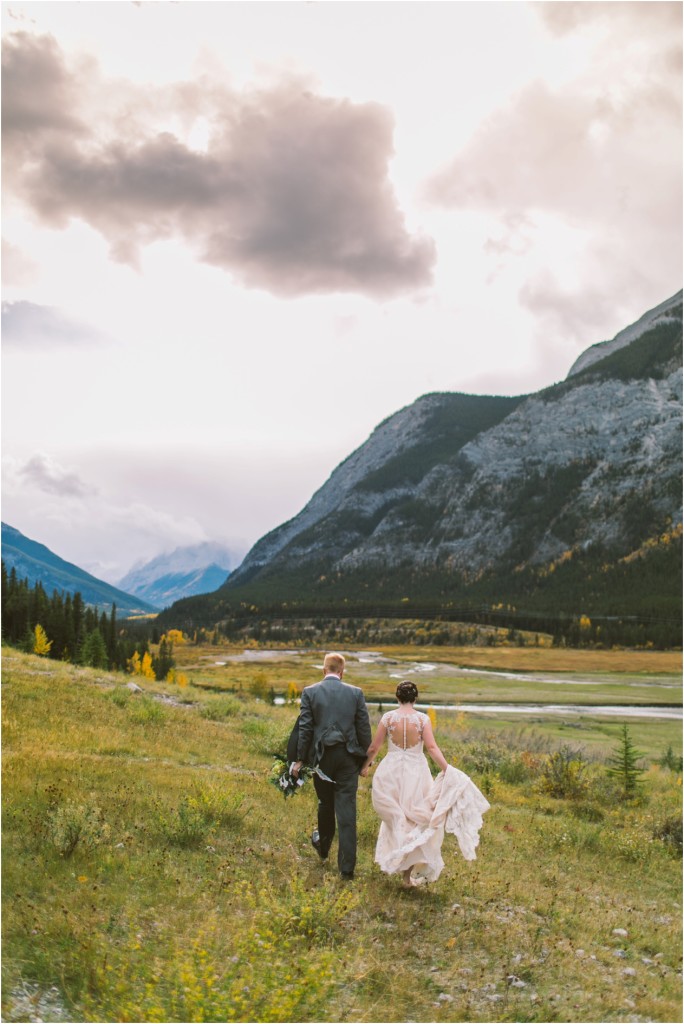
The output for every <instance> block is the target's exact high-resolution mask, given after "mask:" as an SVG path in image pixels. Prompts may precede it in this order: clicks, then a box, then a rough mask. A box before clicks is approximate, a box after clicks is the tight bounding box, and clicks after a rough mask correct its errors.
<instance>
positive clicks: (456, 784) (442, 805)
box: [372, 710, 489, 883]
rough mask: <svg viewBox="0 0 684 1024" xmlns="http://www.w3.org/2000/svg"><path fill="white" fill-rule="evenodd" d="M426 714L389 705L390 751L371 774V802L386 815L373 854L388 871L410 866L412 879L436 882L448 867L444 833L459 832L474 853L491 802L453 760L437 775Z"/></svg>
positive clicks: (469, 854) (464, 848)
mask: <svg viewBox="0 0 684 1024" xmlns="http://www.w3.org/2000/svg"><path fill="white" fill-rule="evenodd" d="M428 721H429V719H428V716H427V715H424V714H423V713H422V712H420V711H415V710H413V711H411V712H410V713H409V714H405V713H401V712H399V711H388V712H387V713H386V714H385V715H383V716H382V718H381V722H382V724H383V725H384V726H385V728H386V730H387V748H388V749H387V754H386V755H385V757H384V758H383V759H382V761H381V762H380V764H379V765H378V767H377V770H376V772H375V775H374V776H373V787H372V798H373V807H374V808H375V810H376V811H377V813H378V815H379V816H380V818H381V819H382V822H381V825H380V833H379V835H378V842H377V845H376V848H375V860H376V863H377V864H379V865H380V867H381V869H382V870H383V871H385V872H387V873H388V874H394V873H396V872H403V871H406V870H407V869H408V868H411V869H412V871H411V880H412V881H413V882H414V883H420V882H421V881H427V882H434V881H435V880H436V879H437V878H438V877H439V875H440V873H441V871H442V868H443V867H444V861H443V860H442V840H443V839H444V833H445V831H446V832H450V833H453V834H454V835H455V836H456V839H457V840H458V844H459V846H460V848H461V853H462V854H463V856H464V857H465V859H466V860H474V859H475V849H476V847H477V845H478V843H479V840H480V837H479V831H480V829H481V828H482V815H483V814H484V813H485V811H487V810H489V803H488V802H487V800H486V799H485V798H484V796H483V795H482V793H481V792H480V790H479V789H478V788H477V786H476V785H475V783H474V782H472V780H471V779H470V778H469V777H468V776H467V775H466V774H465V772H462V771H459V769H458V768H454V767H453V766H452V765H449V766H448V767H447V769H446V772H444V771H442V772H440V773H439V775H438V776H437V777H436V778H435V779H434V781H433V778H432V775H431V774H430V768H429V766H428V762H427V758H426V757H425V754H424V753H423V729H424V728H425V723H426V722H428Z"/></svg>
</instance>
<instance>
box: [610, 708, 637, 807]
mask: <svg viewBox="0 0 684 1024" xmlns="http://www.w3.org/2000/svg"><path fill="white" fill-rule="evenodd" d="M640 757H643V754H642V752H641V751H640V750H637V749H636V748H635V747H634V745H633V743H632V739H631V736H630V735H629V728H628V727H627V723H625V724H624V725H623V726H622V729H621V735H620V738H619V740H618V743H617V746H616V747H615V749H614V751H613V754H612V757H609V758H608V764H609V765H610V766H611V767H609V768H608V772H609V774H610V775H613V776H614V777H615V778H617V779H618V780H619V781H620V783H621V785H622V792H623V795H624V796H625V797H626V798H628V797H630V796H634V794H635V793H636V791H637V786H638V785H639V776H640V775H643V774H644V769H643V768H637V761H638V760H639V758H640Z"/></svg>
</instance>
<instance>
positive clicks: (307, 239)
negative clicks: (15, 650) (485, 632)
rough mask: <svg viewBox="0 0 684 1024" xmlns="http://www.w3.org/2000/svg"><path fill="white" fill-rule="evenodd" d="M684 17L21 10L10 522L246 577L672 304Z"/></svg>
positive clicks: (7, 100)
mask: <svg viewBox="0 0 684 1024" xmlns="http://www.w3.org/2000/svg"><path fill="white" fill-rule="evenodd" d="M680 79H681V5H680V4H679V3H657V2H654V3H651V2H645V3H640V2H629V3H620V2H612V3H593V2H581V3H575V2H570V0H562V2H554V3H524V2H515V0H513V2H505V3H497V2H467V3H448V2H447V3H411V2H407V3H391V2H390V3H384V2H383V3H373V2H364V3H352V2H341V3H326V2H324V3H304V2H301V3H299V2H284V3H260V2H249V3H237V2H236V3H232V2H226V3H221V2H212V3H202V2H186V3H184V2H180V3H144V2H143V3H128V2H109V3H95V2H85V3H59V2H53V3H33V4H32V3H26V4H24V3H9V4H5V5H3V89H2V113H3V186H4V187H3V261H2V268H3V511H2V516H3V520H4V521H5V522H9V523H10V524H11V525H13V526H15V527H17V528H18V529H19V530H21V531H22V532H24V533H26V534H27V535H28V536H30V537H32V538H34V539H36V540H39V541H41V542H42V543H45V544H47V545H48V546H49V547H51V548H52V549H53V550H54V551H56V552H57V553H58V554H60V555H61V556H62V557H64V558H67V559H69V560H71V561H75V562H77V563H78V564H79V565H81V566H83V567H84V568H86V569H88V570H90V571H91V572H94V573H95V574H96V575H98V576H101V577H102V578H104V579H108V580H111V581H116V580H118V579H119V578H120V577H121V576H122V575H123V574H124V573H125V572H126V571H127V570H128V569H129V568H130V566H131V565H132V564H133V563H135V562H137V561H139V560H141V559H147V558H151V557H153V556H154V555H157V554H159V553H160V552H162V551H168V550H172V549H173V548H174V547H176V546H179V545H185V544H194V543H197V542H199V541H202V540H215V541H221V542H225V543H226V544H227V545H228V546H229V547H230V548H231V549H232V550H233V551H234V553H235V557H236V560H238V559H239V558H240V557H241V556H242V555H243V554H244V553H245V552H246V550H247V549H248V548H249V547H250V546H251V544H252V543H254V542H255V541H256V540H257V539H258V538H259V537H260V536H262V535H263V534H264V533H265V532H266V531H268V530H269V529H272V528H274V527H275V526H277V525H279V524H280V523H281V522H283V521H284V520H286V519H288V518H290V517H291V516H293V515H295V514H296V513H297V512H298V511H299V510H300V509H301V508H302V506H303V505H304V504H305V503H306V501H307V500H308V499H309V498H310V496H311V494H312V493H313V492H314V490H316V489H317V488H318V487H319V486H320V485H321V484H322V483H323V482H324V481H325V480H326V479H327V477H328V476H329V475H330V473H331V472H332V471H333V469H334V468H335V466H336V465H337V464H338V463H339V462H340V461H341V460H342V459H343V458H345V457H346V456H347V455H348V454H349V453H350V452H351V451H352V450H353V449H354V448H356V447H358V445H359V444H361V443H363V441H364V440H365V439H366V438H367V437H368V435H369V434H370V433H371V431H372V430H373V428H374V427H375V426H376V425H377V424H378V423H379V422H380V421H381V420H383V419H384V418H385V417H386V416H389V415H390V414H392V413H393V412H396V411H397V410H398V409H400V408H402V407H403V406H405V405H407V404H409V403H411V402H413V401H414V400H415V399H416V398H418V397H419V396H420V395H422V394H425V393H426V392H429V391H447V390H448V391H466V392H471V393H478V394H520V393H523V392H527V391H532V390H536V389H537V388H540V387H543V386H545V385H548V384H551V383H553V382H554V381H557V380H560V379H562V378H563V377H564V376H565V375H566V373H567V370H568V369H569V367H570V365H571V364H572V363H573V361H574V360H575V358H576V357H577V355H578V354H579V353H580V352H581V351H582V350H583V349H585V348H586V347H588V346H589V345H591V344H594V343H595V342H598V341H602V340H606V339H608V338H612V337H613V336H614V335H615V334H616V333H617V332H618V331H619V330H620V329H621V328H623V327H625V326H626V325H627V324H629V323H631V322H633V321H634V320H636V319H638V317H639V316H641V314H642V313H644V312H645V311H646V310H647V309H649V308H651V307H652V306H655V305H657V304H658V303H659V302H661V301H663V300H664V299H665V298H667V297H668V296H670V295H671V294H673V293H674V292H676V291H677V290H678V289H679V288H680V287H681V285H682V268H681V253H682V245H681V167H680V163H681V153H682V140H681V80H680Z"/></svg>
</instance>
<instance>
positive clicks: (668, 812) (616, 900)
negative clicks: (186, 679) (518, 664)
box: [2, 651, 681, 1022]
mask: <svg viewBox="0 0 684 1024" xmlns="http://www.w3.org/2000/svg"><path fill="white" fill-rule="evenodd" d="M5 654H6V657H5V671H4V692H3V704H2V712H3V782H4V785H3V828H4V835H3V847H2V852H3V899H4V903H3V928H4V949H3V953H4V957H3V971H4V984H3V1019H5V1020H7V1021H11V1020H27V1019H30V1017H29V1016H28V1015H27V1014H26V1004H27V1000H28V1001H30V999H33V1000H34V1005H35V1006H36V1007H37V1006H39V1005H43V1006H49V1013H47V1014H46V1013H43V1019H50V1020H59V1019H62V1020H93V1021H205V1020H224V1021H246V1020H251V1021H302V1022H303V1021H377V1020H383V1021H406V1020H412V1021H454V1020H464V1021H465V1020H473V1021H554V1020H555V1021H569V1020H573V1021H593V1020H615V1021H622V1020H624V1021H627V1020H630V1019H643V1020H655V1021H671V1020H678V1019H681V1004H680V978H679V974H678V972H679V970H680V961H679V955H680V952H681V934H680V920H681V906H680V871H681V861H680V860H679V859H678V858H677V856H676V850H674V848H673V847H671V846H669V845H668V844H667V842H665V841H664V840H663V839H660V838H655V836H656V834H657V833H658V832H659V830H660V831H662V830H663V828H664V826H666V825H667V823H668V822H669V821H670V819H671V818H674V817H676V816H677V815H678V814H679V813H680V808H681V774H677V773H675V772H673V771H671V770H669V769H665V768H662V767H659V766H658V765H657V764H653V763H652V764H651V766H650V767H649V769H648V771H647V774H646V775H645V777H644V782H643V786H642V788H641V794H640V796H639V798H638V799H636V800H634V801H632V802H630V803H625V802H624V801H621V800H620V799H619V798H617V797H616V793H615V790H614V788H611V786H612V783H610V781H609V780H608V779H607V777H606V775H605V770H604V767H603V765H602V763H601V761H600V756H602V753H603V752H604V751H606V750H609V749H610V748H611V747H612V746H613V744H614V740H615V738H616V736H617V730H618V723H617V722H616V721H613V722H610V721H606V722H596V721H594V720H593V719H592V720H582V722H581V723H579V726H580V727H579V728H578V729H574V728H565V727H564V725H563V723H562V722H561V723H559V722H552V723H549V722H538V723H536V722H535V723H520V722H519V721H514V722H506V721H505V720H501V719H498V718H496V719H493V720H492V719H485V718H484V717H481V718H480V717H478V718H475V717H474V716H470V715H462V714H459V713H447V712H443V711H440V710H438V711H437V736H438V740H439V742H440V743H441V745H442V747H443V749H444V750H445V752H447V753H448V756H449V757H450V759H452V760H453V761H455V762H456V763H457V764H464V763H465V761H466V759H467V758H470V759H471V763H473V764H475V763H478V764H482V765H486V767H484V768H483V769H482V770H479V769H478V770H477V771H473V777H474V778H475V779H476V781H477V782H478V784H479V785H481V786H482V787H483V788H485V789H486V791H487V793H488V797H489V800H490V802H491V804H492V809H491V811H490V812H489V813H488V814H487V815H486V817H485V825H484V828H483V833H482V842H481V846H480V849H479V856H478V860H477V861H476V862H474V863H465V862H464V861H463V860H462V859H460V857H459V856H458V854H457V852H456V847H455V844H453V843H450V842H449V841H447V842H446V843H445V850H444V852H445V860H446V867H445V870H444V872H443V874H442V876H441V878H440V879H439V881H438V882H437V883H436V884H435V885H433V886H429V887H427V888H425V889H420V890H418V889H417V890H413V891H409V892H404V891H403V890H402V889H401V887H400V885H399V883H398V880H397V879H396V878H389V877H387V876H384V875H382V874H381V873H380V872H379V871H378V870H377V868H376V867H375V865H374V864H373V849H374V843H375V838H376V835H377V827H378V823H377V819H376V817H375V814H374V812H373V809H372V806H371V801H370V780H361V784H360V791H359V865H358V870H357V878H356V881H355V882H354V884H353V885H352V886H348V885H347V886H345V885H344V884H343V883H341V882H340V881H339V879H338V877H337V872H336V870H335V864H334V853H335V847H334V848H333V857H332V858H331V860H332V862H331V863H326V864H321V863H320V862H319V860H318V858H317V856H316V854H315V852H314V851H313V849H312V847H311V845H310V831H311V827H312V825H313V822H314V819H315V795H314V792H313V789H312V787H310V786H307V787H306V788H305V789H304V791H303V792H302V793H301V794H300V795H299V796H297V797H296V798H295V799H292V800H289V801H287V803H285V801H284V800H283V799H282V798H281V797H280V795H279V794H278V793H277V792H276V791H275V789H274V788H273V787H272V786H270V785H268V782H267V776H268V772H269V769H270V767H271V763H272V762H271V758H270V756H269V754H270V751H271V749H272V748H274V746H275V748H277V747H279V746H281V745H282V743H283V741H284V739H285V737H286V736H287V734H288V732H289V729H290V727H291V725H292V723H293V721H294V718H295V716H296V713H297V708H296V706H292V705H291V706H282V707H273V706H271V705H270V704H269V703H268V702H267V701H261V702H259V701H256V700H255V699H254V697H253V696H252V694H251V691H250V685H251V683H252V682H254V680H255V679H256V681H257V682H260V681H261V682H263V679H262V678H261V677H256V676H255V672H257V671H260V672H263V673H264V675H265V678H266V681H267V682H268V683H270V682H271V680H273V679H277V680H278V684H277V685H278V686H279V685H281V684H285V685H286V683H287V682H288V681H289V680H290V679H293V680H296V681H297V683H298V685H299V686H301V685H302V684H304V683H306V682H309V681H311V678H312V677H313V678H314V679H315V678H316V677H317V675H316V671H314V667H315V665H316V664H317V663H318V662H319V661H320V655H317V654H315V653H312V654H311V655H310V661H309V662H307V663H305V664H304V666H303V667H302V666H301V665H300V664H299V662H297V661H292V662H291V663H290V664H283V665H280V666H279V667H278V668H276V667H275V666H271V665H270V664H266V665H246V664H244V663H243V664H240V663H238V666H237V668H235V670H234V672H235V674H234V676H233V679H234V681H235V682H236V683H238V684H239V685H238V686H236V687H235V692H233V693H228V694H226V693H221V692H218V691H206V692H205V691H203V690H202V689H201V687H199V686H197V685H195V681H194V679H193V682H192V684H191V685H190V686H188V687H185V688H182V689H180V688H178V687H177V686H176V687H174V686H165V685H164V684H160V683H155V682H150V683H147V681H146V682H145V683H143V684H142V685H143V688H144V689H145V690H147V691H148V693H147V694H145V693H143V694H141V693H132V692H131V691H129V690H128V689H127V687H126V683H127V680H126V678H125V677H123V676H120V675H116V674H114V673H106V672H98V671H96V670H86V669H77V668H75V667H73V666H67V665H61V664H59V663H53V662H46V661H44V660H42V659H38V658H35V657H32V656H28V655H21V654H17V653H16V652H11V651H6V652H5ZM408 656H409V654H407V657H408ZM216 660H220V658H217V659H216ZM231 671H233V670H231ZM354 671H356V668H354ZM190 675H191V677H192V676H193V673H192V672H191V673H190ZM274 685H276V684H275V683H274ZM153 693H157V694H159V693H167V694H169V695H172V696H174V698H175V699H176V700H178V701H184V702H186V703H185V704H184V705H183V704H178V705H177V704H172V703H164V702H161V701H159V700H158V699H156V698H155V697H154V696H153V695H152V694H153ZM153 709H154V710H153ZM372 717H373V719H374V720H375V719H376V718H377V712H375V711H374V712H373V716H372ZM630 730H631V731H632V735H633V739H634V742H635V745H636V746H637V747H639V748H640V749H642V750H644V751H645V752H646V753H647V755H648V760H649V761H651V762H655V761H657V760H658V758H659V757H660V755H661V754H662V752H664V750H665V748H666V746H667V745H668V743H671V742H672V743H674V744H675V749H676V750H678V751H681V741H680V739H679V738H678V735H677V733H678V730H679V727H678V726H677V723H668V722H656V721H649V722H646V721H644V720H639V721H638V722H637V721H635V722H634V723H631V722H630ZM564 742H570V743H572V744H573V746H577V747H579V748H582V749H584V750H585V752H586V755H587V757H589V758H590V760H591V763H590V764H589V766H588V769H587V772H588V779H589V787H588V789H587V790H586V792H584V794H583V795H582V796H581V797H580V798H578V799H557V798H552V797H550V796H548V795H545V794H544V793H543V792H542V791H541V790H540V787H539V766H540V764H541V763H542V760H543V758H544V756H545V755H546V753H548V752H549V751H551V750H553V749H556V748H557V747H558V745H559V744H561V743H564ZM523 755H525V758H523ZM478 758H479V759H480V760H479V761H478ZM483 759H484V760H483ZM487 759H489V760H487ZM516 759H517V760H516ZM521 765H522V767H523V768H525V765H527V766H528V768H529V771H528V772H527V774H525V773H524V772H522V769H521ZM525 770H526V771H527V769H525ZM516 772H518V773H519V774H517V775H516ZM520 772H522V774H520ZM516 780H517V781H516ZM72 821H76V823H77V824H78V822H79V821H81V822H82V823H84V824H83V827H84V832H83V835H82V837H81V838H80V839H79V840H78V841H77V842H76V844H75V845H74V847H73V849H71V850H69V849H68V844H67V843H66V842H65V840H64V826H65V822H66V823H69V822H72ZM105 826H106V827H105ZM668 827H669V826H668ZM615 929H624V930H625V931H626V932H627V935H624V936H623V935H622V934H618V933H616V932H615ZM618 954H619V955H618ZM53 990H54V991H53ZM41 999H42V1001H43V1002H42V1004H41V1002H40V1001H41ZM22 1000H23V1001H22ZM39 1015H40V1014H39V1012H37V1011H34V1019H35V1018H36V1017H37V1016H39Z"/></svg>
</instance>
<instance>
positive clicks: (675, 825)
mask: <svg viewBox="0 0 684 1024" xmlns="http://www.w3.org/2000/svg"><path fill="white" fill-rule="evenodd" d="M651 835H652V836H653V838H654V839H660V840H661V842H663V843H664V844H665V846H666V847H667V848H668V849H669V850H670V851H671V852H672V853H674V854H675V856H678V857H681V856H682V816H681V814H670V815H669V816H668V817H667V818H664V819H663V820H662V821H660V822H656V824H655V825H654V826H653V828H652V830H651Z"/></svg>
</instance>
